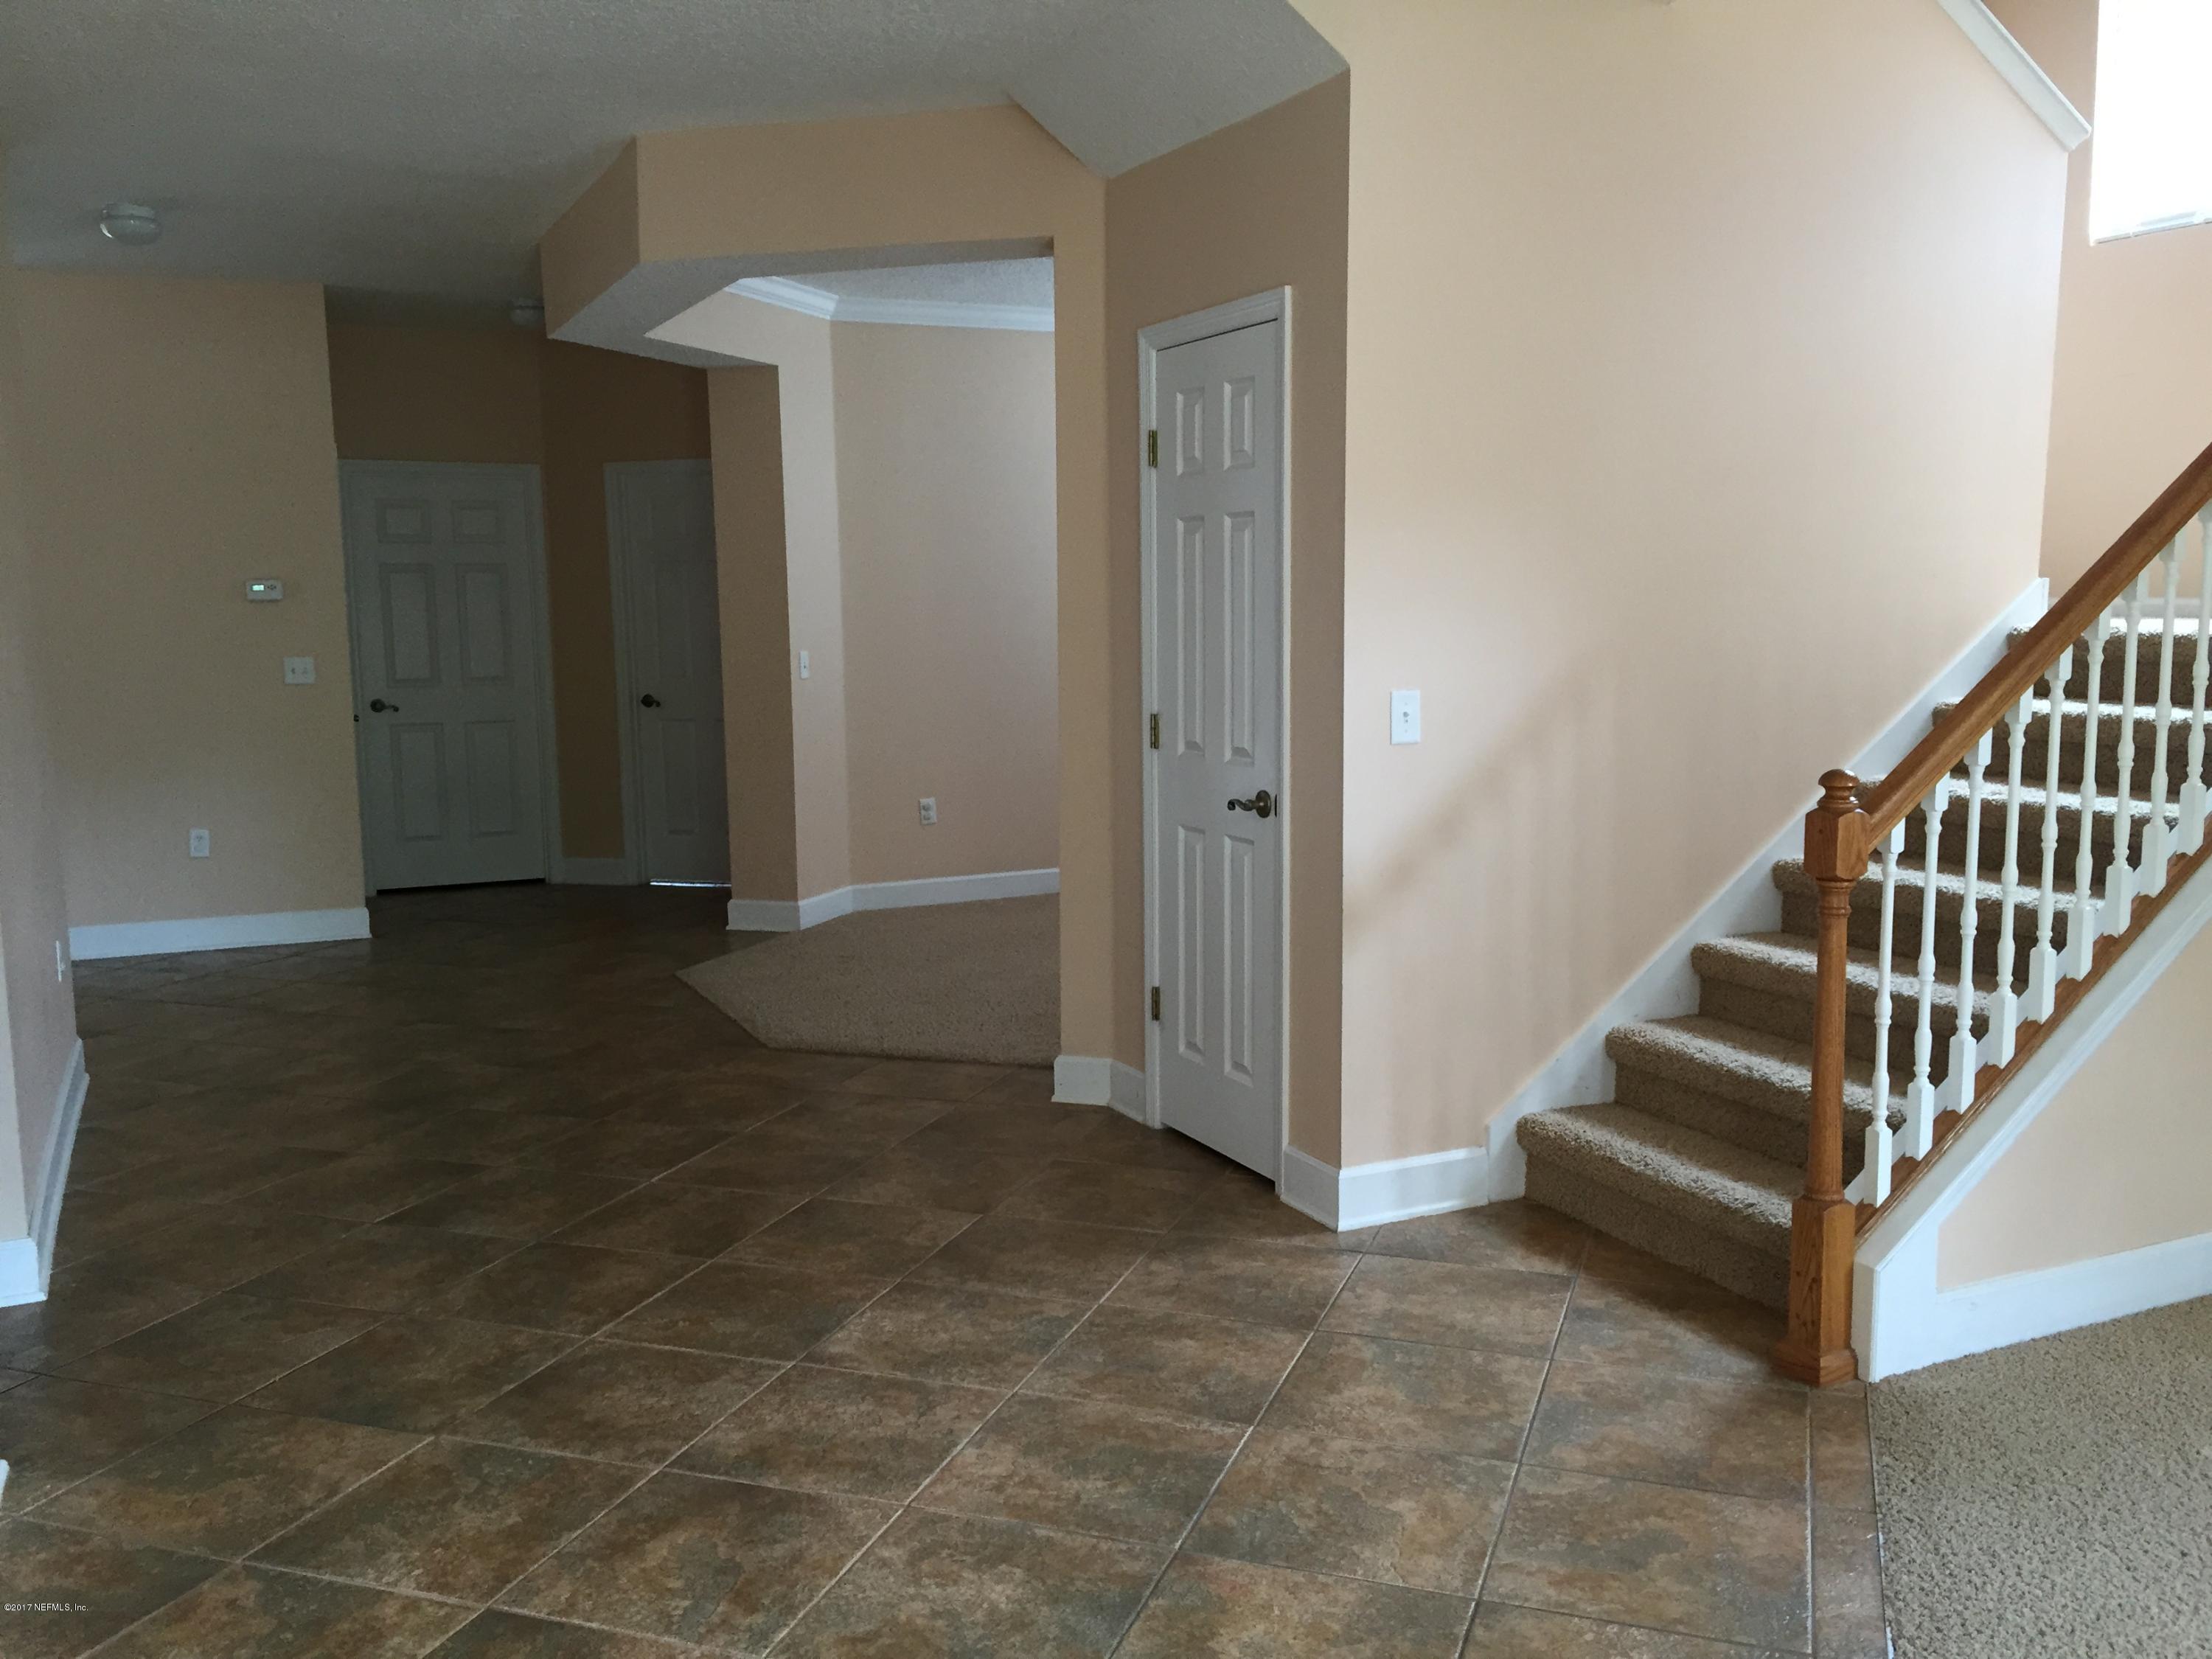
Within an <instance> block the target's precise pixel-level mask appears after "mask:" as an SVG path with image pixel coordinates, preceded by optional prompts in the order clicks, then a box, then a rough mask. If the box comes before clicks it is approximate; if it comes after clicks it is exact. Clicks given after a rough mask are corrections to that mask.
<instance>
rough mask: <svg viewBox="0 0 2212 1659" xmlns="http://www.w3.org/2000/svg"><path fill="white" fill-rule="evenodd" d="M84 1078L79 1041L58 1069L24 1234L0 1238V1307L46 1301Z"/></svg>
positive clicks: (81, 1109)
mask: <svg viewBox="0 0 2212 1659" xmlns="http://www.w3.org/2000/svg"><path fill="white" fill-rule="evenodd" d="M90 1082H91V1078H90V1076H89V1074H88V1073H87V1072H86V1070H85V1065H84V1044H83V1043H82V1042H79V1043H77V1044H76V1047H75V1048H72V1049H71V1050H70V1058H69V1065H68V1066H67V1068H66V1069H64V1072H63V1073H62V1081H61V1088H60V1091H59V1097H58V1099H57V1100H56V1101H55V1103H54V1130H53V1134H52V1138H51V1139H48V1140H47V1142H46V1158H45V1160H44V1163H43V1165H42V1167H41V1168H40V1171H39V1184H38V1187H37V1188H36V1189H35V1190H34V1191H33V1193H32V1194H30V1198H31V1216H30V1232H29V1234H28V1236H27V1237H22V1238H10V1239H4V1240H0V1308H13V1307H16V1306H19V1305H20V1304H23V1303H26V1302H43V1301H45V1300H46V1281H47V1280H48V1279H51V1278H52V1276H53V1269H54V1231H55V1229H57V1228H58V1227H59V1226H60V1225H61V1219H62V1195H63V1193H64V1189H65V1188H67V1187H68V1185H69V1167H70V1153H71V1152H74V1151H75V1150H76V1126H77V1122H78V1121H79V1120H80V1119H81V1118H82V1117H83V1115H84V1096H85V1090H86V1088H87V1086H88V1085H89V1083H90Z"/></svg>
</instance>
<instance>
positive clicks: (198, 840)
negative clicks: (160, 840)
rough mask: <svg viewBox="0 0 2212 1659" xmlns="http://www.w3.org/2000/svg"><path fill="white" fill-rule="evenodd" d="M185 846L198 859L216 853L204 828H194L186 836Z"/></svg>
mask: <svg viewBox="0 0 2212 1659" xmlns="http://www.w3.org/2000/svg"><path fill="white" fill-rule="evenodd" d="M185 850H186V851H187V852H189V853H190V854H191V855H192V856H193V857H194V858H196V859H204V858H209V857H212V856H213V854H214V848H213V847H212V846H211V844H210V842H209V839H208V832H207V831H206V830H204V829H195V830H193V831H192V832H191V835H190V836H187V837H186V838H185Z"/></svg>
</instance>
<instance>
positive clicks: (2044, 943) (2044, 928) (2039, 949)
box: [2025, 645, 2087, 1020]
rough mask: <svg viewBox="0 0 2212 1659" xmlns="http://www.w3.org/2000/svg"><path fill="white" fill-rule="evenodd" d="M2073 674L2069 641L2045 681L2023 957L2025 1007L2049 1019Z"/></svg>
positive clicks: (2053, 999) (2037, 1016)
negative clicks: (2064, 725)
mask: <svg viewBox="0 0 2212 1659" xmlns="http://www.w3.org/2000/svg"><path fill="white" fill-rule="evenodd" d="M2072 678H2074V647H2072V646H2070V645H2069V646H2068V647H2066V648H2065V649H2064V650H2063V651H2062V652H2060V653H2058V660H2057V662H2056V663H2054V664H2052V665H2051V678H2050V679H2049V680H2048V681H2047V682H2046V684H2048V686H2049V688H2050V692H2051V700H2050V702H2049V704H2048V706H2047V711H2046V712H2045V715H2044V720H2043V733H2044V756H2043V880H2042V884H2041V889H2040V890H2039V892H2038V893H2037V895H2036V900H2035V940H2036V943H2035V949H2034V950H2033V951H2032V952H2030V953H2029V956H2028V958H2027V1006H2026V1010H2025V1012H2026V1013H2027V1018H2030V1019H2032V1020H2045V1019H2049V1018H2051V1010H2052V1009H2053V1008H2054V1007H2055V1006H2057V1000H2058V952H2057V949H2056V948H2055V947H2054V946H2053V945H2051V924H2052V920H2053V910H2054V908H2055V906H2056V903H2057V887H2058V747H2059V745H2058V704H2059V701H2060V699H2061V698H2063V696H2065V695H2066V686H2067V684H2068V682H2069V681H2070V680H2071V679H2072ZM2083 844H2084V845H2087V842H2086V840H2085V842H2084V843H2083Z"/></svg>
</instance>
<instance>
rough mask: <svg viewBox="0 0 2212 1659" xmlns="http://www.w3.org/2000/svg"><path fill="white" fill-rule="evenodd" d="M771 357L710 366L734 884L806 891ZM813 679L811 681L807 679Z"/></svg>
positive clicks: (759, 892)
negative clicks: (747, 364) (748, 364)
mask: <svg viewBox="0 0 2212 1659" xmlns="http://www.w3.org/2000/svg"><path fill="white" fill-rule="evenodd" d="M776 382H777V371H776V369H775V368H774V367H773V366H772V365H762V366H759V367H757V368H716V369H710V370H708V374H707V388H708V406H709V408H710V410H711V411H712V413H713V417H714V561H715V573H716V576H717V579H718V580H719V581H720V585H721V610H722V699H723V704H724V707H725V708H727V709H729V710H731V711H732V713H734V714H737V715H738V718H736V719H733V720H726V721H725V723H724V728H723V729H724V732H725V737H726V748H727V753H728V757H729V794H730V891H731V894H732V896H735V897H738V898H756V899H769V900H776V901H781V902H790V901H792V900H794V899H796V898H798V897H799V809H798V801H797V795H796V787H795V786H796V778H797V768H798V754H797V751H796V746H795V744H794V741H793V732H794V723H793V718H792V716H793V709H792V701H793V696H795V695H796V692H797V690H798V686H799V676H798V671H797V667H796V663H795V658H794V653H793V647H792V643H791V580H790V566H789V563H788V561H787V556H786V553H785V544H784V511H783V422H782V413H781V394H780V392H779V389H778V386H777V384H776ZM808 684H810V685H811V684H812V682H811V681H809V682H808Z"/></svg>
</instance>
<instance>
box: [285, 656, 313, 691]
mask: <svg viewBox="0 0 2212 1659" xmlns="http://www.w3.org/2000/svg"><path fill="white" fill-rule="evenodd" d="M314 683H315V659H313V657H287V658H285V659H284V684H287V685H313V684H314Z"/></svg>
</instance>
